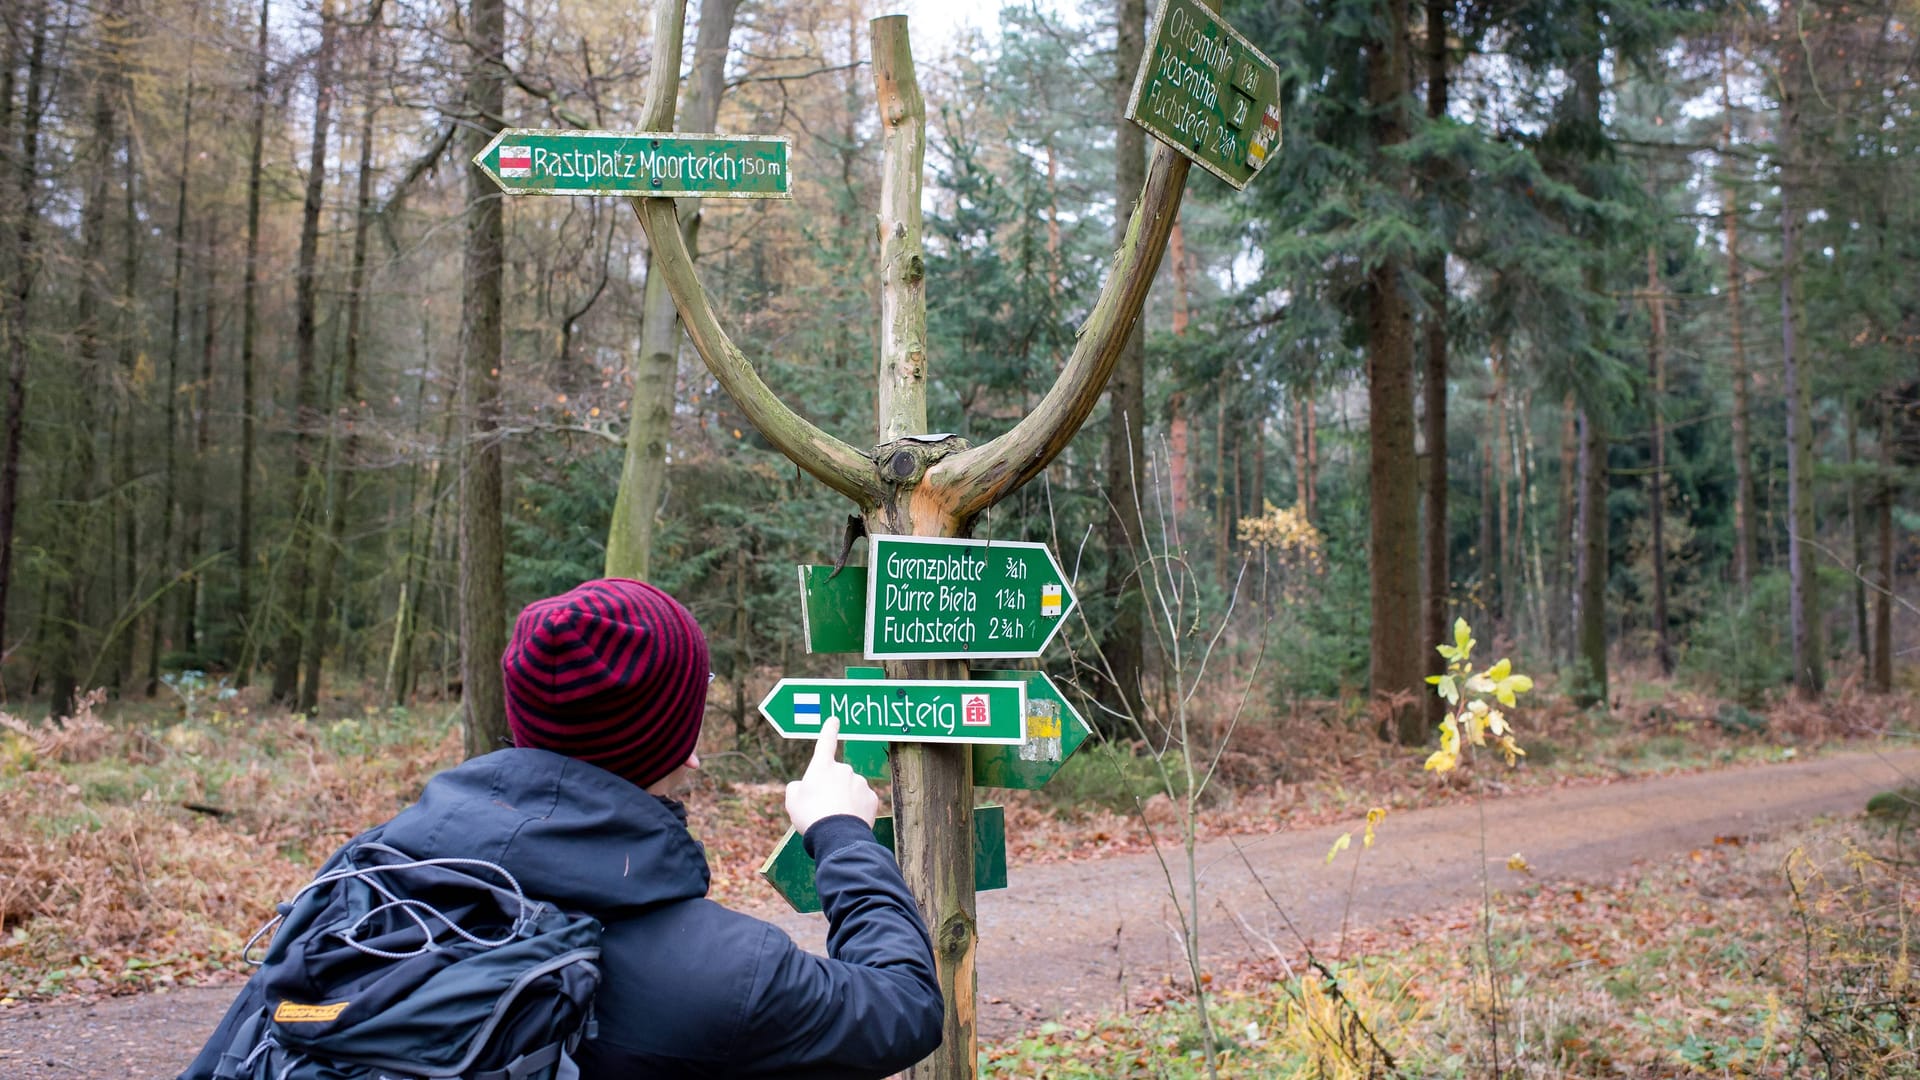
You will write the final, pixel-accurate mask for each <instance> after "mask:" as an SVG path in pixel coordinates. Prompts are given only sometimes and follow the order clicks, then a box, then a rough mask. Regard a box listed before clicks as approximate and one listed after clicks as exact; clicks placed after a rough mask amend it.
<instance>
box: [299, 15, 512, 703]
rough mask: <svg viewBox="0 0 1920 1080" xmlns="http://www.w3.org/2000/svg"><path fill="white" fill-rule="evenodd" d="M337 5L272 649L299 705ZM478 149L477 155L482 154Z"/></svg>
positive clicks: (325, 62) (312, 157) (320, 127)
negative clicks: (275, 640)
mask: <svg viewBox="0 0 1920 1080" xmlns="http://www.w3.org/2000/svg"><path fill="white" fill-rule="evenodd" d="M333 11H334V8H333V0H323V3H322V6H321V9H320V49H319V53H318V55H317V56H316V58H315V61H314V94H313V132H312V135H313V139H312V142H311V143H310V144H309V149H308V154H307V182H306V193H305V197H304V199H303V201H302V203H301V206H300V253H299V256H298V261H297V263H296V265H295V268H294V328H293V340H294V381H295V389H294V413H293V470H292V474H291V480H290V484H289V488H288V490H289V492H290V493H291V498H290V499H289V500H288V501H289V503H290V505H291V506H292V508H293V517H292V520H291V522H290V523H289V525H288V534H287V547H286V552H285V554H284V555H282V556H281V578H280V580H281V582H282V585H283V588H282V590H281V595H280V607H281V609H282V612H283V614H282V615H281V616H280V618H279V620H278V621H279V623H280V636H279V643H278V644H277V645H276V646H275V647H274V651H273V700H274V701H275V702H278V703H282V704H287V705H294V704H296V700H295V699H296V697H297V695H298V691H299V689H300V655H301V650H302V648H303V647H304V645H305V642H306V639H307V635H308V634H310V633H312V632H313V631H312V627H310V626H307V625H306V617H307V612H308V604H309V597H310V595H311V587H312V577H311V573H310V571H311V569H312V568H311V566H310V565H309V563H310V561H311V558H312V548H313V531H314V529H315V527H316V525H317V519H318V518H319V509H318V507H317V506H316V505H315V504H316V503H318V502H319V501H320V499H321V498H322V497H323V495H322V493H321V492H320V491H318V490H317V489H318V487H319V485H318V484H317V483H316V479H317V477H318V472H319V470H317V469H316V468H315V466H316V464H318V462H317V461H316V458H317V457H318V454H317V453H316V451H318V450H319V449H320V448H321V443H320V439H319V431H320V395H321V389H320V378H319V373H318V372H317V371H316V370H315V367H316V365H315V355H316V352H317V350H318V344H319V295H320V294H319V286H320V281H319V277H320V211H321V208H322V207H321V197H322V195H323V194H324V192H325V189H326V182H327V133H328V125H329V123H330V121H331V119H332V114H333V96H334V91H335V87H334V85H333V46H334V16H333ZM476 152H477V150H476Z"/></svg>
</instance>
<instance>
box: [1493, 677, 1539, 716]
mask: <svg viewBox="0 0 1920 1080" xmlns="http://www.w3.org/2000/svg"><path fill="white" fill-rule="evenodd" d="M1531 689H1533V680H1532V679H1529V678H1527V677H1526V676H1525V675H1509V676H1507V677H1506V678H1504V679H1501V680H1500V681H1498V682H1496V683H1494V684H1493V697H1494V700H1495V701H1498V702H1499V703H1500V704H1502V705H1505V706H1506V707H1507V708H1509V709H1511V708H1513V706H1514V704H1515V702H1514V698H1515V696H1516V695H1519V694H1524V693H1526V692H1527V691H1529V690H1531Z"/></svg>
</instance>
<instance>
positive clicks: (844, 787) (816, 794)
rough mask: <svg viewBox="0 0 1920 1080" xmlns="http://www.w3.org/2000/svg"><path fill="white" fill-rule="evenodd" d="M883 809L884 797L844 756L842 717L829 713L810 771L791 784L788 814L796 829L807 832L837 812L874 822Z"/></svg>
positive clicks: (809, 766)
mask: <svg viewBox="0 0 1920 1080" xmlns="http://www.w3.org/2000/svg"><path fill="white" fill-rule="evenodd" d="M879 813H880V797H879V796H878V795H875V794H874V793H873V788H872V786H870V785H869V784H868V783H867V780H866V777H864V776H861V775H860V774H859V773H857V772H854V771H853V767H852V766H850V765H848V764H847V763H846V762H843V761H841V760H840V718H839V717H837V716H831V717H828V718H827V722H826V724H825V726H823V727H822V728H821V729H820V741H819V742H817V743H815V744H814V746H813V760H811V761H809V762H808V763H807V771H806V775H804V776H802V777H801V778H800V779H798V780H795V781H793V782H792V783H790V784H788V785H787V816H788V817H789V818H792V819H793V829H794V831H795V832H797V833H799V834H800V835H802V836H805V835H806V834H807V830H808V829H810V828H812V827H813V823H814V822H816V821H819V820H820V819H821V818H829V817H833V816H834V815H836V814H852V815H853V816H854V817H857V818H859V819H860V820H862V821H864V822H866V823H867V824H868V825H872V824H873V819H874V817H875V816H876V815H878V814H879Z"/></svg>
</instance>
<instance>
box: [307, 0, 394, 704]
mask: <svg viewBox="0 0 1920 1080" xmlns="http://www.w3.org/2000/svg"><path fill="white" fill-rule="evenodd" d="M381 11H382V8H381V7H380V6H379V5H375V7H374V9H373V15H372V18H371V20H370V21H369V22H368V24H367V26H366V28H365V33H366V35H367V45H366V54H367V69H368V74H369V77H371V73H372V69H373V66H374V58H375V57H377V56H378V55H379V50H380V15H381ZM379 111H380V99H379V96H378V95H377V94H368V95H367V101H366V105H365V109H364V111H363V112H362V114H361V119H360V164H359V173H358V175H357V177H356V178H355V181H354V182H355V191H354V218H353V254H352V256H351V261H350V262H349V264H348V270H347V340H346V347H345V349H344V353H345V355H344V356H343V357H342V358H341V363H340V396H339V398H338V399H337V400H336V402H335V405H334V410H333V416H332V418H331V419H332V424H333V431H332V435H331V437H330V440H329V441H330V442H331V443H332V446H333V449H332V453H331V455H330V457H331V460H332V467H331V470H332V475H331V476H330V477H328V479H327V484H326V489H327V510H326V515H325V521H326V525H327V532H326V537H325V540H324V541H323V542H322V543H321V545H320V550H319V553H318V555H317V557H316V560H315V561H316V566H315V571H314V580H313V610H312V612H311V613H310V615H309V616H308V619H307V625H308V627H309V632H308V635H307V640H306V658H305V660H304V662H303V663H302V665H301V666H302V667H303V668H304V669H305V674H304V681H302V683H301V684H300V711H301V712H303V713H311V712H313V711H314V709H316V708H317V707H318V706H319V704H320V674H321V669H322V667H323V666H324V664H325V663H326V654H327V647H328V645H329V644H330V642H331V639H332V634H331V633H330V632H329V631H330V628H331V626H332V623H333V579H334V568H335V566H336V565H337V564H338V562H339V559H340V556H341V554H342V548H343V547H344V545H345V543H346V535H347V515H348V514H349V513H350V512H351V511H352V508H353V486H354V484H355V483H357V482H358V479H359V474H358V472H357V471H356V470H358V468H359V462H360V443H359V427H358V418H359V414H360V336H361V332H362V330H363V329H364V328H365V327H364V325H363V323H362V318H363V315H364V312H365V309H366V287H367V236H368V232H369V230H370V228H371V227H372V225H373V121H374V117H375V116H376V115H377V114H378V113H379Z"/></svg>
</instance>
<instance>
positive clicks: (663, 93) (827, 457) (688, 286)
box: [627, 0, 885, 510]
mask: <svg viewBox="0 0 1920 1080" xmlns="http://www.w3.org/2000/svg"><path fill="white" fill-rule="evenodd" d="M685 23H686V5H685V3H684V2H674V0H670V2H667V3H662V4H661V5H660V6H659V8H658V9H657V11H656V13H655V15H654V23H653V30H654V37H653V40H654V48H655V53H654V62H653V70H652V71H651V72H650V73H649V74H648V76H647V100H646V106H645V109H644V113H643V116H642V120H641V124H642V127H643V128H644V129H645V130H648V131H671V130H673V110H674V97H675V94H676V92H677V91H678V89H679V75H680V37H681V33H682V31H683V29H684V27H685ZM627 201H628V202H629V203H631V204H632V205H633V213H634V216H635V217H637V218H639V219H640V227H641V228H642V229H644V230H646V233H647V242H648V243H649V244H651V245H653V250H654V260H655V261H654V272H655V273H660V274H664V275H666V281H667V289H668V291H670V292H671V293H672V294H673V302H674V306H675V307H677V308H678V309H679V311H680V321H681V323H682V324H683V325H684V326H685V327H686V329H687V337H688V339H689V340H691V341H692V342H693V347H694V349H695V351H697V352H698V353H699V354H700V358H701V359H702V360H704V361H705V362H706V365H707V370H708V371H711V372H712V373H713V377H714V378H715V379H718V380H719V381H720V385H721V386H722V387H724V388H725V389H726V391H727V393H728V394H729V395H731V396H732V398H733V400H734V403H735V404H736V405H738V406H739V407H740V411H741V412H742V413H743V414H745V415H746V418H747V421H748V422H749V423H751V424H752V425H753V426H754V428H755V429H757V430H758V431H759V432H760V434H761V435H763V436H764V437H765V438H766V440H767V441H768V442H770V443H772V444H773V447H774V449H776V450H778V451H780V452H781V453H782V454H785V455H786V456H787V458H788V459H790V460H791V461H792V462H793V463H794V464H795V465H798V466H800V467H801V468H802V469H804V470H806V471H807V472H808V473H811V474H812V475H813V476H814V477H815V478H816V479H818V480H819V481H820V482H821V483H823V484H825V485H827V486H828V487H830V488H832V489H833V490H835V491H837V492H839V493H840V494H842V495H845V496H846V497H847V498H849V499H852V500H853V501H854V502H855V503H856V504H858V505H859V506H860V507H861V509H863V510H866V509H870V508H872V507H874V506H876V505H878V504H879V503H880V501H881V500H882V498H883V497H884V494H885V493H884V491H883V490H882V487H881V483H880V479H879V476H878V475H877V474H876V473H875V471H874V467H873V460H872V458H870V457H869V456H868V455H867V454H864V453H862V452H861V451H859V450H856V449H854V448H853V447H851V446H849V445H847V444H846V443H844V442H841V441H840V440H839V439H836V438H834V437H833V436H832V435H829V434H827V433H826V432H825V431H822V430H821V429H820V428H819V427H818V426H816V425H814V424H813V423H812V422H811V421H809V420H807V419H806V418H805V417H803V416H801V415H800V414H798V413H796V412H794V411H793V410H792V409H790V408H788V407H787V406H786V404H785V403H784V402H782V401H781V400H780V399H779V398H778V397H777V396H775V394H774V392H773V390H772V389H771V388H770V387H768V386H767V384H766V382H765V381H764V380H762V379H761V378H760V373H759V372H757V371H755V370H754V368H753V365H752V363H750V362H749V361H748V360H747V358H746V354H744V353H742V352H741V351H740V348H739V346H737V345H735V344H734V343H733V340H732V339H731V338H729V337H728V336H727V332H726V331H725V330H724V329H722V328H721V326H720V320H719V319H718V318H717V317H716V316H715V315H714V312H713V305H712V304H711V303H709V302H708V300H707V292H706V290H705V289H704V288H702V287H701V285H700V279H699V277H698V275H696V274H695V273H694V269H693V257H692V256H691V255H690V254H689V253H688V251H687V245H686V240H685V238H684V237H682V236H681V235H680V217H679V214H678V212H677V211H676V210H675V208H674V200H672V199H650V198H631V199H629V200H627Z"/></svg>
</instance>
